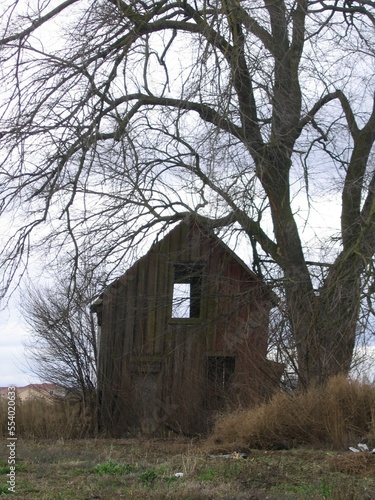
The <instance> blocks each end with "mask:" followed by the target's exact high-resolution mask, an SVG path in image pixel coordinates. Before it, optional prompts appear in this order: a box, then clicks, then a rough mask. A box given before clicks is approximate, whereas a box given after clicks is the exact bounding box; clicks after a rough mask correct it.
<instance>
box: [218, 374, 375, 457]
mask: <svg viewBox="0 0 375 500" xmlns="http://www.w3.org/2000/svg"><path fill="white" fill-rule="evenodd" d="M374 420H375V387H374V386H372V385H370V384H365V383H360V382H358V381H350V380H348V379H347V378H345V377H343V376H338V377H334V378H332V379H331V380H330V381H329V382H328V383H327V384H326V385H325V386H324V387H313V388H311V389H310V390H308V391H306V392H301V393H296V394H287V393H279V394H276V395H275V396H274V397H273V398H272V399H271V401H270V402H269V403H266V404H262V405H260V406H259V407H257V408H253V409H242V410H237V411H234V412H231V413H228V414H224V415H221V416H219V417H218V419H217V421H216V423H215V425H214V428H213V432H212V435H211V437H210V439H209V442H210V443H211V444H212V443H215V444H220V445H221V446H231V447H232V446H233V445H236V446H237V447H238V446H242V447H244V446H246V447H249V448H268V449H280V448H291V447H295V446H306V445H307V446H314V447H329V448H333V449H340V448H343V447H347V446H349V445H353V444H354V445H356V444H357V443H358V441H359V440H360V441H363V440H366V441H367V442H368V443H369V444H371V443H372V446H373V445H374V443H375V441H374V440H375V421H374Z"/></svg>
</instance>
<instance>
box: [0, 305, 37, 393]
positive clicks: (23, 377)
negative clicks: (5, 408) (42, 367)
mask: <svg viewBox="0 0 375 500" xmlns="http://www.w3.org/2000/svg"><path fill="white" fill-rule="evenodd" d="M16 301H17V299H16V297H15V298H14V299H12V300H11V305H10V306H9V307H8V308H7V309H6V310H4V311H1V312H0V329H1V335H0V387H9V386H11V385H14V386H17V387H22V386H24V385H27V384H30V383H32V382H39V380H38V379H37V378H36V377H35V376H33V375H32V373H31V372H30V370H28V368H27V360H26V357H25V351H24V347H23V341H24V340H25V339H26V338H27V336H28V333H27V331H26V328H25V325H24V324H23V323H22V319H21V317H20V314H19V312H18V308H17V302H16Z"/></svg>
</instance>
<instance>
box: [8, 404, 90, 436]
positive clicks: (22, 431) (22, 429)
mask: <svg viewBox="0 0 375 500" xmlns="http://www.w3.org/2000/svg"><path fill="white" fill-rule="evenodd" d="M93 417H94V416H93V415H92V416H91V417H90V416H84V415H82V412H81V410H80V406H79V404H78V402H76V401H69V400H54V401H50V400H46V399H44V398H35V399H29V400H26V401H22V402H21V401H20V400H16V406H15V422H16V437H17V438H34V439H59V438H64V439H74V438H82V437H85V436H88V435H89V434H90V433H92V431H91V429H92V428H93V425H92V418H93ZM7 422H8V416H7V404H6V401H2V402H1V403H0V432H1V436H2V437H7V436H8V434H7Z"/></svg>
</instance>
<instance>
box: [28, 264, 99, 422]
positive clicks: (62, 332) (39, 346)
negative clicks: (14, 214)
mask: <svg viewBox="0 0 375 500" xmlns="http://www.w3.org/2000/svg"><path fill="white" fill-rule="evenodd" d="M76 276H77V275H76ZM51 282H52V284H51V285H50V286H44V287H38V288H36V287H35V286H29V287H28V288H27V289H26V290H25V291H24V292H23V294H22V300H21V312H22V314H23V316H24V319H25V320H26V322H27V325H28V330H29V332H30V337H29V339H28V340H27V342H26V343H25V347H26V353H27V357H28V361H29V364H30V367H31V369H32V371H33V373H34V374H36V375H38V377H39V378H40V379H41V380H45V381H47V382H49V383H54V384H57V385H59V386H62V387H64V388H65V389H67V391H68V393H69V394H70V395H73V396H75V397H76V398H77V399H78V400H79V401H81V403H82V411H83V412H84V413H85V414H86V413H87V412H93V411H94V410H95V405H96V372H97V368H96V367H97V341H96V325H95V322H94V319H93V315H92V314H91V311H90V304H91V302H92V300H93V285H92V283H91V281H90V280H89V278H88V275H87V274H85V273H83V274H82V273H81V274H80V275H79V276H78V279H76V282H75V286H74V287H72V283H71V281H70V274H68V273H66V272H62V273H61V274H60V275H58V274H57V273H56V274H55V275H54V276H53V277H52V279H51Z"/></svg>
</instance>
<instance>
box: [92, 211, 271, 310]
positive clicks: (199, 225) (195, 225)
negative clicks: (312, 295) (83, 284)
mask: <svg viewBox="0 0 375 500" xmlns="http://www.w3.org/2000/svg"><path fill="white" fill-rule="evenodd" d="M182 225H186V226H190V227H191V228H192V229H199V230H201V231H204V232H205V233H206V234H207V235H208V236H209V237H210V238H212V239H213V240H214V241H215V244H217V245H220V246H221V247H222V248H223V249H224V251H225V252H226V253H228V254H229V255H230V256H231V257H232V258H233V259H234V260H236V261H237V263H238V264H239V265H240V266H241V267H242V268H243V269H244V270H245V271H246V272H247V273H248V274H249V275H250V276H251V277H252V279H253V280H254V281H257V282H258V283H260V284H262V286H263V287H264V288H265V289H267V292H268V293H269V294H270V299H271V300H272V301H273V302H276V301H277V296H276V294H275V293H274V292H273V291H272V290H271V287H270V286H269V285H267V284H266V283H265V282H264V281H263V280H262V278H260V277H259V276H258V275H257V274H256V273H254V271H252V270H251V269H250V268H249V267H248V266H247V265H246V264H245V262H244V261H243V260H242V259H241V258H240V257H239V256H238V255H237V254H236V252H234V251H233V250H232V249H231V248H230V247H229V246H228V245H227V244H226V243H224V242H223V240H222V239H221V238H219V237H218V236H217V235H216V234H215V233H214V232H213V230H212V229H211V228H210V227H209V225H208V224H206V223H204V222H202V221H200V222H198V220H197V218H196V217H195V216H194V215H188V216H186V217H185V218H184V219H182V220H181V221H180V223H179V224H177V225H176V226H175V227H173V228H172V229H171V230H170V231H169V232H168V233H167V234H165V235H164V236H163V238H161V239H160V240H158V241H156V242H155V243H153V244H152V245H151V247H150V248H149V250H148V251H147V252H146V253H145V255H143V256H142V257H140V258H139V259H138V260H136V261H135V262H134V263H133V264H132V265H131V266H130V267H129V268H128V269H127V270H126V271H125V272H124V273H123V274H122V275H121V276H119V277H118V278H116V279H115V280H114V281H113V282H112V283H110V284H109V285H108V286H107V287H106V290H107V289H109V288H111V287H112V286H116V285H117V284H118V283H119V282H120V280H123V279H124V278H125V277H126V276H127V275H128V273H129V274H130V273H131V272H132V270H134V268H136V267H137V266H138V265H139V263H140V262H141V261H143V260H146V259H147V258H148V257H149V256H150V254H152V253H154V252H155V251H156V250H157V248H158V247H159V246H160V245H161V244H162V242H163V241H164V240H166V239H167V238H170V237H172V235H173V233H174V232H177V231H179V229H180V227H181V226H182ZM104 291H105V290H103V293H104ZM103 293H101V294H100V295H99V297H98V298H97V299H96V300H95V301H94V302H93V304H92V306H91V308H92V310H95V308H96V306H99V305H100V304H101V302H102V297H103Z"/></svg>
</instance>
